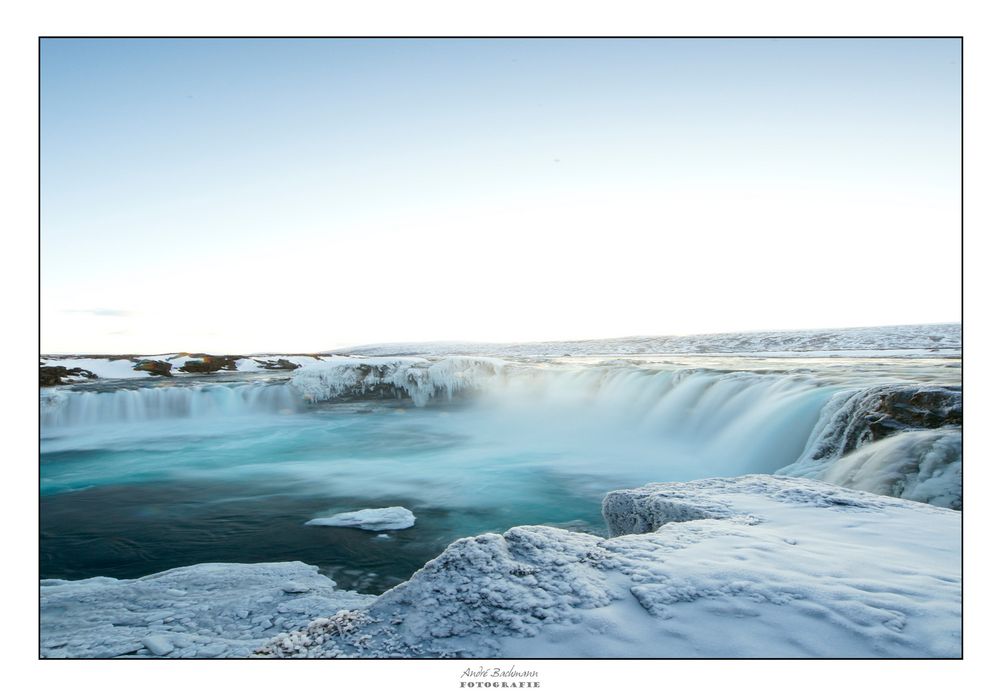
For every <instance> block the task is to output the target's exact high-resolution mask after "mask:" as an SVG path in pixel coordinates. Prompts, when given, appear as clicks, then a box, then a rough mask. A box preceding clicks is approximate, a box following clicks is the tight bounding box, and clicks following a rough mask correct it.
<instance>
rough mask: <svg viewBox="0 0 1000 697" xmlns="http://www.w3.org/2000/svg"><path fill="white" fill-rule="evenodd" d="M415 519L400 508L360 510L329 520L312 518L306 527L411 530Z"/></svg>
mask: <svg viewBox="0 0 1000 697" xmlns="http://www.w3.org/2000/svg"><path fill="white" fill-rule="evenodd" d="M416 520H417V518H416V516H414V515H413V512H412V511H410V510H409V509H406V508H403V507H402V506H390V507H389V508H362V509H361V510H360V511H351V512H349V513H338V514H336V515H332V516H330V517H329V518H313V519H312V520H310V521H309V522H308V523H306V525H327V526H331V527H337V528H361V529H362V530H376V531H378V530H404V529H406V528H412V527H413V524H414V523H415V522H416Z"/></svg>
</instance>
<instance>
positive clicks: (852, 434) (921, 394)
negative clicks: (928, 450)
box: [804, 385, 962, 461]
mask: <svg viewBox="0 0 1000 697" xmlns="http://www.w3.org/2000/svg"><path fill="white" fill-rule="evenodd" d="M824 417H825V418H824V420H823V421H822V422H821V428H820V430H819V432H818V433H816V434H815V437H814V438H813V440H812V443H811V444H810V448H809V451H808V452H807V453H806V456H805V458H804V459H807V460H814V461H827V460H830V459H834V458H838V457H842V456H844V455H846V454H848V453H850V452H853V451H855V450H857V449H859V448H860V447H861V446H863V445H865V444H867V443H873V442H875V441H879V440H882V439H884V438H888V437H889V436H892V435H895V434H897V433H901V432H903V431H913V430H919V429H934V428H956V429H957V428H960V427H961V425H962V388H961V387H937V386H929V385H888V386H879V387H872V388H869V389H866V390H860V391H858V392H854V393H845V394H844V395H843V396H842V397H841V398H840V399H839V400H835V401H833V402H831V404H830V405H829V406H828V407H827V413H826V414H825V415H824Z"/></svg>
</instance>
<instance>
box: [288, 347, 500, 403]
mask: <svg viewBox="0 0 1000 697" xmlns="http://www.w3.org/2000/svg"><path fill="white" fill-rule="evenodd" d="M505 367H506V363H505V362H504V361H502V360H499V359H496V358H486V357H467V356H449V357H447V358H442V359H438V360H434V361H429V360H425V359H423V358H398V357H390V358H344V357H339V356H331V357H329V358H328V359H327V360H325V361H323V362H317V363H313V364H311V365H305V366H302V367H301V368H299V369H297V370H295V371H294V372H293V373H292V380H291V383H292V386H293V387H295V388H297V389H298V390H299V391H300V392H301V393H302V395H303V396H304V397H305V398H306V399H307V400H309V401H311V402H325V401H328V400H333V399H345V398H351V399H358V398H368V399H370V398H374V397H378V398H386V397H389V398H392V397H396V398H399V397H403V396H408V397H410V398H411V399H412V400H413V403H414V404H416V405H417V406H424V405H425V404H427V402H428V401H430V400H431V399H432V398H434V397H442V396H446V397H448V398H449V399H450V398H451V397H452V396H454V395H455V394H456V393H459V392H464V391H466V390H474V389H477V388H479V387H481V386H482V385H484V384H485V383H487V382H488V381H490V380H493V379H494V378H496V377H497V376H499V375H501V374H502V373H503V371H504V369H505Z"/></svg>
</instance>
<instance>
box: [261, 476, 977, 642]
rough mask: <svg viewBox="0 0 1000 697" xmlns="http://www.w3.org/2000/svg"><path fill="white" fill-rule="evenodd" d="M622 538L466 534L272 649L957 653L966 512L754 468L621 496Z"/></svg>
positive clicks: (610, 514) (551, 532)
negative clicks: (376, 592)
mask: <svg viewBox="0 0 1000 697" xmlns="http://www.w3.org/2000/svg"><path fill="white" fill-rule="evenodd" d="M604 514H605V517H606V519H607V521H608V525H609V528H610V530H611V532H612V534H613V535H616V536H614V537H611V538H610V539H602V538H600V537H595V536H593V535H587V534H582V533H574V532H568V531H565V530H559V529H555V528H549V527H542V526H525V527H517V528H513V529H511V530H508V531H507V532H506V533H504V534H503V535H497V534H486V535H480V536H478V537H474V538H465V539H461V540H458V541H457V542H455V543H453V544H452V545H450V546H449V547H448V548H447V549H446V550H445V551H444V552H443V553H442V554H441V555H440V556H439V557H437V558H436V559H434V560H432V561H430V562H428V563H427V565H426V566H424V568H423V569H421V570H420V571H418V572H417V573H416V574H414V576H413V577H412V578H411V579H410V580H409V581H408V582H406V583H403V584H401V585H399V586H397V587H396V588H394V589H392V590H389V591H387V592H386V593H384V594H383V595H382V596H380V597H379V598H378V599H377V600H376V601H375V602H374V603H372V604H371V605H370V606H368V607H366V608H362V609H356V610H347V611H344V612H341V613H339V614H337V615H335V616H333V617H331V618H324V619H320V620H317V621H316V622H314V623H312V624H311V625H310V626H309V627H307V628H306V629H305V630H302V631H298V632H291V633H288V634H283V635H281V636H279V637H276V638H275V639H273V640H271V641H270V642H268V643H267V644H265V646H264V647H262V649H261V650H260V651H259V652H258V654H259V655H270V656H456V655H457V656H475V657H490V656H503V657H547V656H551V657H558V656H578V657H596V656H621V657H625V656H664V657H666V656H716V657H736V656H751V657H754V656H756V657H765V656H767V657H777V656H787V657H804V656H841V657H848V656H849V657H869V656H872V657H885V656H922V657H930V656H959V655H960V652H961V596H960V587H961V576H960V569H961V566H960V551H961V532H960V526H961V514H960V513H958V512H955V511H951V510H946V509H943V508H938V507H934V506H929V505H925V504H919V503H913V502H909V501H904V500H900V499H893V498H887V497H882V496H877V495H873V494H867V493H863V492H857V491H851V490H848V489H843V488H841V487H838V486H834V485H830V484H826V483H823V482H817V481H812V480H805V479H792V478H785V477H774V476H764V475H752V476H746V477H739V478H735V479H707V480H702V481H696V482H690V483H684V484H653V485H648V486H645V487H642V488H639V489H633V490H628V491H617V492H612V493H610V494H608V496H607V497H606V499H605V503H604Z"/></svg>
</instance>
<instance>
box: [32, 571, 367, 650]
mask: <svg viewBox="0 0 1000 697" xmlns="http://www.w3.org/2000/svg"><path fill="white" fill-rule="evenodd" d="M335 586H336V584H335V583H334V582H333V581H331V580H330V579H329V578H327V577H325V576H322V575H320V574H319V573H318V570H317V568H316V567H315V566H309V565H307V564H303V563H302V562H279V563H267V564H197V565H195V566H187V567H182V568H178V569H171V570H170V571H164V572H162V573H158V574H153V575H151V576H145V577H143V578H138V579H134V580H117V579H113V578H103V577H98V578H89V579H85V580H82V581H59V580H43V581H42V582H41V631H42V633H41V654H42V656H50V657H66V656H71V657H90V658H110V657H114V656H126V655H136V656H167V657H170V658H177V657H192V656H200V657H207V656H212V657H217V656H247V655H249V654H250V653H251V652H252V651H253V649H255V648H256V647H258V646H259V645H260V644H261V643H262V642H264V641H265V640H267V639H268V638H269V637H273V636H275V635H277V634H279V633H281V632H288V631H290V630H296V629H300V628H304V627H306V626H307V625H308V624H309V622H310V621H312V620H313V619H314V618H316V617H319V616H323V615H332V614H334V613H336V612H339V611H341V610H356V609H358V608H361V607H364V606H365V605H367V604H368V603H370V602H371V601H372V600H373V599H374V598H373V597H372V596H364V595H359V594H357V593H355V592H353V591H341V590H337V589H336V588H335Z"/></svg>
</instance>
